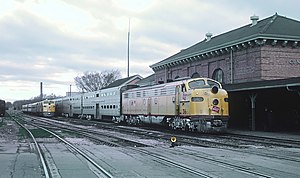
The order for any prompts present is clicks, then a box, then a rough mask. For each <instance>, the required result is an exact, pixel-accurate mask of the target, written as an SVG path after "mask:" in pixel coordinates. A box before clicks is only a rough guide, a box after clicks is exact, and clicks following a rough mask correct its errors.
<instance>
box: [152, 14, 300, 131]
mask: <svg viewBox="0 0 300 178" xmlns="http://www.w3.org/2000/svg"><path fill="white" fill-rule="evenodd" d="M250 20H251V21H250V23H249V24H248V25H245V26H242V27H239V28H237V29H234V30H232V31H229V32H225V33H223V34H220V35H217V36H213V35H212V34H211V33H207V34H206V38H205V39H204V40H202V41H200V42H199V43H197V44H195V45H192V46H191V47H188V48H186V49H183V50H181V51H180V52H178V53H176V54H174V55H172V56H170V57H168V58H166V59H163V60H162V61H160V62H157V63H155V64H153V65H151V66H150V67H151V68H152V70H153V71H154V80H155V82H156V83H161V82H168V80H174V79H176V78H181V77H200V76H202V77H209V78H213V79H215V80H218V81H219V82H221V83H222V84H223V87H224V88H225V89H227V91H228V92H229V101H230V115H231V118H230V122H229V127H232V128H244V129H251V130H265V131H268V130H274V131H287V130H288V131H291V130H296V131H300V21H298V20H294V19H291V18H287V17H284V16H281V15H278V14H277V13H276V14H274V15H273V16H270V17H268V18H265V19H262V20H259V18H258V16H251V17H250Z"/></svg>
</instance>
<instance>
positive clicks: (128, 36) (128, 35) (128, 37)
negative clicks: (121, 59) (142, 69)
mask: <svg viewBox="0 0 300 178" xmlns="http://www.w3.org/2000/svg"><path fill="white" fill-rule="evenodd" d="M129 39H130V18H129V26H128V34H127V77H129Z"/></svg>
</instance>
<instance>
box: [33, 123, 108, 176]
mask: <svg viewBox="0 0 300 178" xmlns="http://www.w3.org/2000/svg"><path fill="white" fill-rule="evenodd" d="M36 127H38V128H40V129H42V130H44V131H46V132H48V133H50V134H51V135H53V136H55V137H56V138H57V139H59V140H60V141H62V142H63V143H65V144H67V145H68V146H69V147H71V148H72V149H74V150H75V151H77V152H78V153H79V154H80V155H81V156H82V157H84V158H85V159H86V160H88V161H89V162H90V163H91V164H93V165H94V166H95V167H96V168H97V169H98V170H100V171H101V172H102V173H103V174H104V175H105V176H106V177H109V178H113V176H112V175H111V174H110V173H109V172H107V171H106V170H105V169H104V168H102V167H101V166H100V165H99V164H97V163H96V162H95V161H94V160H93V159H92V158H90V157H89V156H88V155H86V154H85V153H84V152H82V151H81V150H79V149H78V148H76V147H75V146H74V145H72V144H71V143H69V142H68V141H66V140H64V139H63V138H61V137H60V136H58V135H57V134H55V133H54V132H52V131H50V130H48V129H46V128H43V127H40V126H36Z"/></svg>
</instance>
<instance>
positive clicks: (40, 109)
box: [22, 100, 55, 117]
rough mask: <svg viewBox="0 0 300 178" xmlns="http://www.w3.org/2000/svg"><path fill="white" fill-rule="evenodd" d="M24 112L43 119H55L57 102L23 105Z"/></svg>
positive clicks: (47, 101)
mask: <svg viewBox="0 0 300 178" xmlns="http://www.w3.org/2000/svg"><path fill="white" fill-rule="evenodd" d="M22 112H23V113H26V114H33V115H38V116H43V117H53V116H54V115H55V102H54V101H52V100H43V101H39V102H35V103H30V104H24V105H22Z"/></svg>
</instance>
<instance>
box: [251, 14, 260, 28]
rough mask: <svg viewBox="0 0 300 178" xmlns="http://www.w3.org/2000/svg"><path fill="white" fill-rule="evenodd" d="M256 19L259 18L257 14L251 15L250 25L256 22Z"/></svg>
mask: <svg viewBox="0 0 300 178" xmlns="http://www.w3.org/2000/svg"><path fill="white" fill-rule="evenodd" d="M258 19H259V17H258V16H257V15H253V16H251V17H250V20H252V25H251V27H252V26H254V25H256V24H257V21H258Z"/></svg>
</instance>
